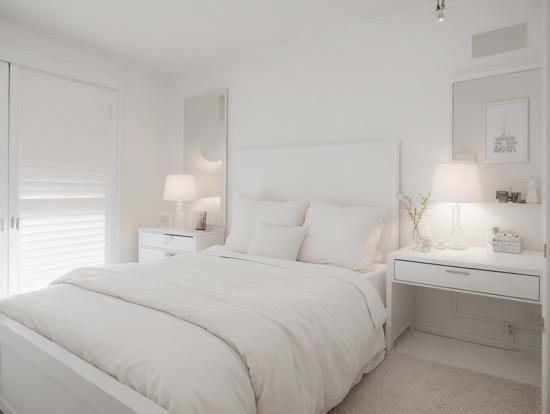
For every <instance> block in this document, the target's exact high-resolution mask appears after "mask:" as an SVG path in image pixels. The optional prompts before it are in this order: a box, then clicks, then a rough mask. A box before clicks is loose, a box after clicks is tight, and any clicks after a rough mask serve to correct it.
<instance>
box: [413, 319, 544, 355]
mask: <svg viewBox="0 0 550 414" xmlns="http://www.w3.org/2000/svg"><path fill="white" fill-rule="evenodd" d="M414 329H415V330H417V331H420V332H425V333H429V334H434V335H439V336H445V337H447V338H453V339H458V340H460V341H465V342H472V343H474V344H479V345H485V346H490V347H494V348H500V349H508V350H513V351H523V352H529V353H540V352H541V350H540V349H539V348H535V347H530V346H526V345H521V346H520V345H513V344H509V343H507V342H503V341H497V340H494V339H488V338H483V337H478V336H473V335H468V334H464V333H460V332H456V331H452V330H447V329H441V328H434V327H432V326H428V325H423V324H415V326H414Z"/></svg>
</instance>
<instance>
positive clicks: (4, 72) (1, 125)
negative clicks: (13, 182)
mask: <svg viewBox="0 0 550 414" xmlns="http://www.w3.org/2000/svg"><path fill="white" fill-rule="evenodd" d="M8 102H9V65H8V64H7V63H6V62H0V298H3V297H5V296H6V295H7V294H8Z"/></svg>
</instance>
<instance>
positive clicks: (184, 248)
mask: <svg viewBox="0 0 550 414" xmlns="http://www.w3.org/2000/svg"><path fill="white" fill-rule="evenodd" d="M224 242H225V229H224V227H219V226H216V227H212V228H208V229H206V230H187V229H162V228H144V229H139V262H140V263H148V262H152V261H155V260H161V259H164V258H166V257H171V256H175V255H178V254H193V253H196V252H198V251H200V250H203V249H206V248H207V247H210V246H214V245H216V244H224Z"/></svg>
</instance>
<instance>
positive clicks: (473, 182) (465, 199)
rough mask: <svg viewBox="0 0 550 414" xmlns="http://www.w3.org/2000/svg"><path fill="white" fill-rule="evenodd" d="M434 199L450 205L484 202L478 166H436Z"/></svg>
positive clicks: (433, 189) (451, 164)
mask: <svg viewBox="0 0 550 414" xmlns="http://www.w3.org/2000/svg"><path fill="white" fill-rule="evenodd" d="M432 199H433V200H434V201H441V202H449V203H477V202H480V201H482V199H481V183H480V180H479V169H478V166H477V164H459V163H450V164H436V166H435V172H434V183H433V188H432Z"/></svg>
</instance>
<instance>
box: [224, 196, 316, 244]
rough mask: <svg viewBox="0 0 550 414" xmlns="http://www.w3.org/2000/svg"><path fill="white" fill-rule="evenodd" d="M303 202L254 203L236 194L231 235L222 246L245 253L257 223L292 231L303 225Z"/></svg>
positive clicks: (304, 203) (263, 201)
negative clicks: (291, 229)
mask: <svg viewBox="0 0 550 414" xmlns="http://www.w3.org/2000/svg"><path fill="white" fill-rule="evenodd" d="M307 207H308V202H307V201H270V200H258V199H256V198H253V197H250V196H247V195H245V194H236V195H235V200H234V203H233V209H232V210H233V211H232V214H231V219H232V220H231V232H230V233H229V236H228V237H227V240H226V242H225V246H226V247H227V248H228V249H231V250H234V251H236V252H240V253H247V252H248V249H249V248H250V243H251V242H252V239H253V237H254V234H255V232H256V228H257V227H258V224H260V223H268V224H272V225H275V226H285V227H295V226H301V225H302V224H303V223H304V216H305V214H306V210H307Z"/></svg>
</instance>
